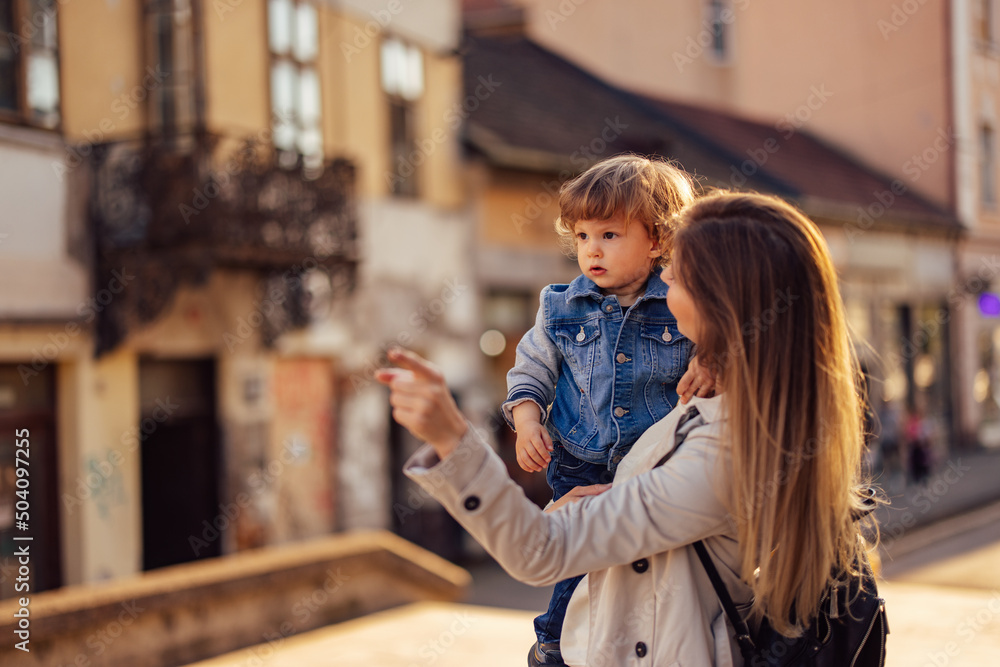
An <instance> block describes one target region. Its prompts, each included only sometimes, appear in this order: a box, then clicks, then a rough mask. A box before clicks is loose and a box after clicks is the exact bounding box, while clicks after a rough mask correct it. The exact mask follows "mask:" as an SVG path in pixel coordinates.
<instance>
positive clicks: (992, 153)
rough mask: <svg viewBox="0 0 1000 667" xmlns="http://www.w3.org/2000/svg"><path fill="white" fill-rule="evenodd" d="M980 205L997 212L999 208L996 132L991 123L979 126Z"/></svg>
mask: <svg viewBox="0 0 1000 667" xmlns="http://www.w3.org/2000/svg"><path fill="white" fill-rule="evenodd" d="M978 143H979V204H980V206H982V207H983V208H985V209H987V210H991V211H995V210H996V208H997V182H996V180H997V160H996V152H997V146H996V130H995V129H993V124H992V123H990V122H982V123H980V124H979V141H978Z"/></svg>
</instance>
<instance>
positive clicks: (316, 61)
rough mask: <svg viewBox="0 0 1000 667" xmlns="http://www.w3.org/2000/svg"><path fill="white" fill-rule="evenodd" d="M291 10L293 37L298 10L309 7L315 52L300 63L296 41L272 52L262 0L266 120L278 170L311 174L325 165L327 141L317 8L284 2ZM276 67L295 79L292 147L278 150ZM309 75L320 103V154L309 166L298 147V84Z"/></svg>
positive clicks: (303, 0)
mask: <svg viewBox="0 0 1000 667" xmlns="http://www.w3.org/2000/svg"><path fill="white" fill-rule="evenodd" d="M287 1H288V3H289V4H290V6H291V8H292V12H291V24H290V32H291V34H292V35H293V36H294V33H295V30H296V29H297V27H296V26H297V21H298V17H297V13H296V12H297V10H298V8H299V6H301V5H309V6H310V7H312V9H313V11H314V12H315V20H316V25H315V30H316V41H315V51H314V52H313V54H312V57H311V59H309V60H300V59H299V58H298V54H296V53H295V39H294V38H293V39H292V40H291V42H290V44H289V46H288V50H287V52H286V53H277V52H276V51H275V50H274V49H273V48H272V46H273V45H272V43H271V0H264V2H263V5H264V9H263V11H264V42H265V44H267V101H268V118H269V119H270V127H269V130H270V131H271V145H272V147H273V148H274V151H275V154H276V156H277V159H278V164H279V166H281V167H284V168H287V169H294V168H297V167H300V166H301V167H303V168H305V169H306V170H307V171H309V172H310V173H312V172H315V171H317V170H319V169H322V164H323V163H324V162H325V161H326V139H325V137H324V132H323V80H322V77H321V76H320V60H321V44H322V39H321V34H320V18H321V13H320V5H319V3H317V2H316V1H315V0H287ZM279 63H288V64H290V65H291V66H292V68H293V69H294V70H295V79H294V85H293V91H292V97H293V100H294V102H293V107H292V118H291V119H290V122H291V124H292V125H293V127H294V130H295V134H294V147H293V148H291V149H289V148H284V147H279V146H278V144H277V143H276V142H275V139H274V135H275V133H276V129H277V128H276V125H275V120H278V119H280V120H283V121H284V120H286V119H285V118H282V117H281V116H280V115H279V112H278V111H277V110H276V109H275V103H274V94H275V86H274V72H275V66H276V65H278V64H279ZM305 71H312V72H313V73H314V74H315V75H316V80H317V82H318V84H317V86H318V87H317V90H316V93H317V100H318V103H319V117H318V118H317V121H316V128H315V129H316V130H317V131H318V133H319V152H318V153H316V154H315V155H316V156H318V164H309V159H310V158H312V157H313V154H308V155H307V154H305V153H303V152H302V146H301V144H300V141H299V139H300V137H301V135H302V134H303V133H304V132H306V131H307V128H306V127H305V125H304V124H303V119H302V118H301V117H300V116H301V109H300V106H301V81H302V79H303V72H305Z"/></svg>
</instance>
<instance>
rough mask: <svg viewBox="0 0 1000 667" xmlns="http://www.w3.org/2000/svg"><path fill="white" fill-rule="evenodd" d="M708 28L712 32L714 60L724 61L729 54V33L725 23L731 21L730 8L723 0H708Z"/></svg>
mask: <svg viewBox="0 0 1000 667" xmlns="http://www.w3.org/2000/svg"><path fill="white" fill-rule="evenodd" d="M708 16H709V19H708V20H709V29H710V30H711V32H712V54H713V55H714V56H715V59H716V60H719V61H724V60H726V58H727V57H728V56H729V35H728V33H727V31H726V28H727V25H728V24H729V23H731V22H732V10H730V9H728V7H727V6H726V2H725V0H709V3H708Z"/></svg>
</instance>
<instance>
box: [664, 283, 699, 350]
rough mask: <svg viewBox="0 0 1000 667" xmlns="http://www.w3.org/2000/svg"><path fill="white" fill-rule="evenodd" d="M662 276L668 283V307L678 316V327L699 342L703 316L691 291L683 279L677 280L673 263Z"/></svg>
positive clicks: (695, 341)
mask: <svg viewBox="0 0 1000 667" xmlns="http://www.w3.org/2000/svg"><path fill="white" fill-rule="evenodd" d="M660 277H661V278H662V279H663V282H665V283H666V284H667V308H669V309H670V312H671V313H673V315H674V317H676V318H677V328H678V329H679V330H680V332H681V333H682V334H684V335H685V336H687V337H688V338H690V339H691V340H692V341H693V342H694V343H697V342H698V336H699V331H700V330H701V316H700V315H699V314H698V309H697V308H696V307H695V305H694V299H692V298H691V293H690V292H688V291H687V289H685V288H684V284H683V283H681V281H679V280H677V277H676V275H675V274H674V266H673V265H671V266H668V267H666V268H665V269H663V273H661V274H660Z"/></svg>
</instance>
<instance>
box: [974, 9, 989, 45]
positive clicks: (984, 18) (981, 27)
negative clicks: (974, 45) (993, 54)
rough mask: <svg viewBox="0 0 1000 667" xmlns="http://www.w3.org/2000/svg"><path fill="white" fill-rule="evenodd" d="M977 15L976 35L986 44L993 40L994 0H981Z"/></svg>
mask: <svg viewBox="0 0 1000 667" xmlns="http://www.w3.org/2000/svg"><path fill="white" fill-rule="evenodd" d="M978 5H979V7H978V9H979V15H978V16H977V17H976V37H978V38H979V41H980V42H982V43H984V44H991V43H992V42H993V0H980V2H979V3H978Z"/></svg>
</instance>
